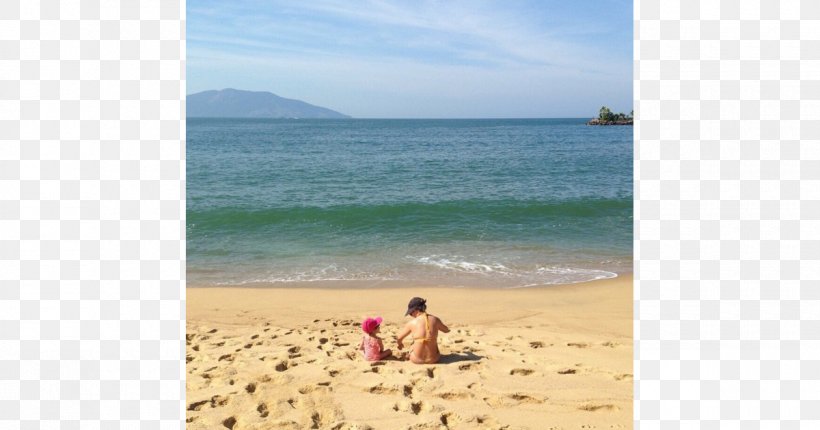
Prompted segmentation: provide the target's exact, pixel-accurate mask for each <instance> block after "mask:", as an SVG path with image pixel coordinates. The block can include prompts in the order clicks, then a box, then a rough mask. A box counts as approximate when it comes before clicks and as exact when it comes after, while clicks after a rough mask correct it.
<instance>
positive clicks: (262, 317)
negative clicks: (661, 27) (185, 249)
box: [186, 274, 633, 429]
mask: <svg viewBox="0 0 820 430" xmlns="http://www.w3.org/2000/svg"><path fill="white" fill-rule="evenodd" d="M186 292H187V309H186V313H187V336H186V338H187V346H186V355H187V360H188V363H187V365H186V373H187V378H186V387H187V390H186V392H187V400H186V402H187V413H186V414H187V421H188V424H187V426H188V428H189V429H206V428H222V427H226V426H227V425H226V424H225V423H228V424H232V426H235V428H241V429H264V428H290V429H301V428H309V427H311V426H313V427H315V428H339V429H354V428H358V429H425V428H430V429H433V428H441V427H442V425H444V426H445V427H447V428H451V429H486V428H502V427H504V426H509V427H506V428H510V429H530V428H531V429H540V428H548V427H550V426H559V427H564V428H576V427H580V426H583V425H586V426H597V427H599V428H604V427H605V428H609V427H610V426H611V425H614V424H618V425H619V426H618V427H619V428H620V427H624V428H625V427H629V426H630V425H631V423H632V397H633V384H632V374H633V370H632V359H633V354H632V350H633V348H632V328H633V326H632V315H633V309H632V300H633V296H632V276H631V274H630V275H624V276H619V277H617V278H611V279H603V280H598V281H591V282H586V283H580V284H565V285H547V286H540V287H530V288H520V289H489V288H452V287H450V288H448V287H424V288H410V289H408V288H406V287H377V288H369V289H364V288H354V289H351V288H306V287H299V288H281V287H280V288H258V287H257V288H236V287H222V288H219V287H214V288H198V287H190V288H188V289H186ZM412 296H420V297H424V298H426V299H427V300H428V311H429V312H430V313H432V314H434V315H436V316H439V317H440V318H442V320H443V321H444V322H445V324H447V325H448V326H449V327H450V328H451V332H450V333H446V334H445V333H440V334H439V338H438V341H439V347H440V349H441V352H442V355H443V360H442V362H440V363H437V364H433V365H414V364H411V363H409V362H406V361H395V360H385V361H381V362H374V363H370V362H366V361H364V360H363V359H362V358H361V357H360V356H358V355H357V354H358V353H357V350H356V346H357V345H358V341H359V340H360V339H361V329H360V328H359V324H360V322H361V320H362V319H363V317H365V316H377V315H378V316H382V317H383V318H384V322H383V324H382V325H383V327H382V338H383V339H384V343H385V348H392V349H393V350H394V352H395V351H396V345H395V341H394V335H395V334H396V333H397V331H398V330H399V329H400V328H401V326H402V325H403V323H404V322H405V321H406V318H405V317H404V316H403V314H404V310H405V307H406V305H407V301H408V300H409V299H410V297H412Z"/></svg>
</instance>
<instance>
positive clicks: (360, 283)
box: [186, 271, 633, 291]
mask: <svg viewBox="0 0 820 430" xmlns="http://www.w3.org/2000/svg"><path fill="white" fill-rule="evenodd" d="M609 273H612V274H614V275H615V276H612V277H607V278H600V279H591V280H583V281H577V282H564V283H555V284H550V283H538V284H531V285H521V286H503V287H498V286H492V285H491V284H494V280H492V279H488V280H484V281H485V282H483V283H482V284H477V283H473V284H470V285H459V284H445V283H434V282H429V283H424V282H419V281H411V280H405V279H362V280H353V279H320V280H302V281H276V282H269V281H254V282H245V283H229V282H226V283H224V284H208V283H202V282H199V283H196V282H194V283H187V284H186V288H192V289H200V288H204V289H219V288H230V289H285V290H287V289H318V290H345V289H350V290H366V289H371V288H378V289H408V288H433V289H447V288H453V289H468V290H502V291H508V290H527V289H538V288H557V287H562V286H573V285H574V286H577V285H585V284H590V283H597V282H603V281H611V280H616V279H621V278H624V277H626V278H630V279H631V278H632V277H633V272H632V271H627V272H609ZM484 284H486V285H484Z"/></svg>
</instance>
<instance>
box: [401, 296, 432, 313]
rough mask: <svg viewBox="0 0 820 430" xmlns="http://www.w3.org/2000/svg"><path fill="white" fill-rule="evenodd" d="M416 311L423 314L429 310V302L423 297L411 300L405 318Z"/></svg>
mask: <svg viewBox="0 0 820 430" xmlns="http://www.w3.org/2000/svg"><path fill="white" fill-rule="evenodd" d="M415 310H420V311H422V312H424V311H425V310H427V300H424V299H422V298H421V297H413V298H412V299H410V303H408V304H407V312H405V313H404V316H407V315H410V312H413V311H415Z"/></svg>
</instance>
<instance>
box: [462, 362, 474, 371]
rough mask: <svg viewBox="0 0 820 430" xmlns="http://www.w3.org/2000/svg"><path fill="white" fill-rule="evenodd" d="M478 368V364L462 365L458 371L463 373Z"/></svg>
mask: <svg viewBox="0 0 820 430" xmlns="http://www.w3.org/2000/svg"><path fill="white" fill-rule="evenodd" d="M477 368H478V364H475V363H467V364H460V365H459V366H458V370H461V371H465V370H475V369H477Z"/></svg>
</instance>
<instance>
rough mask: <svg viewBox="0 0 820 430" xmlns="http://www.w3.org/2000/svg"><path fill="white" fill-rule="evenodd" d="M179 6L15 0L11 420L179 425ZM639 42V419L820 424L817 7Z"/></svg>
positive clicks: (663, 20) (726, 15) (639, 14)
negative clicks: (17, 0) (16, 0)
mask: <svg viewBox="0 0 820 430" xmlns="http://www.w3.org/2000/svg"><path fill="white" fill-rule="evenodd" d="M184 7H185V4H184V1H180V2H178V1H175V0H162V1H160V0H153V1H151V0H141V1H123V2H122V3H121V4H120V3H117V2H115V1H109V0H74V1H69V0H63V1H58V0H51V1H46V0H41V1H34V0H32V1H22V0H21V1H19V2H14V1H13V0H12V1H11V2H8V1H6V2H3V4H2V6H0V428H3V429H17V428H22V429H29V428H30V429H41V428H42V429H50V428H59V429H80V428H82V429H94V428H134V429H151V428H179V427H182V426H183V421H182V419H183V417H184V413H183V409H184V395H185V393H184V360H183V356H184V344H183V342H182V339H183V334H184V321H183V319H184V315H185V302H184V276H185V270H184V255H185V246H184V222H183V219H184V209H185V205H184V187H185V168H184V155H185V147H184V134H185V131H184V130H185V128H184V127H185V126H184V121H183V118H184V103H183V101H184V93H185V86H184V80H183V79H184V58H185V57H184V56H185V45H184V37H185V32H184V29H185V21H184V17H185V14H184ZM635 35H636V40H635V58H636V60H635V95H636V102H635V112H636V115H637V117H638V122H637V124H636V126H635V137H636V147H635V148H636V149H635V173H636V178H637V179H638V181H637V182H636V186H635V219H636V223H635V239H636V241H635V254H636V264H635V269H636V290H635V318H636V320H635V335H636V341H635V346H636V349H635V356H636V362H635V375H636V382H635V398H636V402H635V420H636V421H635V425H636V427H640V428H647V429H651V428H659V429H660V428H662V429H668V428H692V429H700V428H706V429H708V428H721V429H723V428H728V429H731V428H738V429H755V428H806V429H808V428H820V285H818V280H820V2H817V1H815V0H802V1H783V2H779V1H773V0H772V1H746V0H743V1H742V2H741V1H740V0H735V1H720V2H717V1H710V0H705V1H701V2H682V4H680V5H677V4H674V2H654V1H652V2H650V1H639V2H637V3H636V4H635Z"/></svg>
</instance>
